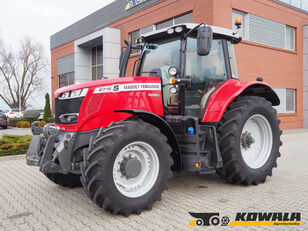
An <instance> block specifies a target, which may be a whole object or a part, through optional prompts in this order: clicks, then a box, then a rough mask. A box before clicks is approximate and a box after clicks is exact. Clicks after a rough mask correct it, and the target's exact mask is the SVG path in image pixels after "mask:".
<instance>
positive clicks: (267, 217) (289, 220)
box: [188, 212, 301, 226]
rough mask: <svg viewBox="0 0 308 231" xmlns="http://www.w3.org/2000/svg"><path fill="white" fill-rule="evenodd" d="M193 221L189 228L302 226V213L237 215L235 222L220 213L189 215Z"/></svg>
mask: <svg viewBox="0 0 308 231" xmlns="http://www.w3.org/2000/svg"><path fill="white" fill-rule="evenodd" d="M189 214H190V215H191V216H192V217H194V218H196V219H194V220H192V221H191V222H190V223H189V224H188V225H189V226H300V225H301V213H288V212H284V213H282V212H281V213H278V212H269V213H260V212H259V213H237V214H236V216H235V220H234V221H230V218H229V217H227V216H223V217H222V218H220V214H219V213H189Z"/></svg>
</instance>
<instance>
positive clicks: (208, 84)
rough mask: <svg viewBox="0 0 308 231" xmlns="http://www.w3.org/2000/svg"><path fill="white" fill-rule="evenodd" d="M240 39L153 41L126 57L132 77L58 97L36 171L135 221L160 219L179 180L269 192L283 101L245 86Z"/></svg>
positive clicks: (256, 85) (191, 34)
mask: <svg viewBox="0 0 308 231" xmlns="http://www.w3.org/2000/svg"><path fill="white" fill-rule="evenodd" d="M240 41H241V38H240V37H239V36H238V35H237V33H234V32H233V31H232V30H228V29H224V28H219V27H214V26H207V25H205V24H200V25H197V24H181V25H177V26H174V27H171V28H166V29H161V30H157V31H154V32H150V33H147V34H145V35H143V36H142V37H140V38H139V39H138V45H136V46H132V44H131V42H130V41H128V40H125V43H126V45H127V47H126V49H124V50H123V51H122V54H121V57H120V76H125V73H126V68H127V63H128V60H129V57H130V54H131V50H132V49H140V57H139V59H138V60H137V61H136V63H135V67H134V72H135V74H133V76H134V77H120V78H116V79H102V80H97V81H91V82H87V83H82V84H75V85H71V86H67V87H64V88H61V89H59V90H57V91H56V93H55V123H54V124H48V125H46V126H45V127H44V129H41V128H39V127H37V126H36V125H37V124H36V123H34V124H32V131H33V134H34V135H33V138H32V141H31V145H30V147H29V150H28V153H27V163H28V164H29V165H36V166H40V171H41V172H43V173H44V174H45V175H46V177H47V178H49V179H50V180H51V181H53V182H55V183H56V184H59V185H62V186H69V187H75V186H80V185H81V184H82V186H83V188H84V190H85V192H86V193H87V195H88V196H89V197H90V198H91V200H93V201H94V202H95V204H97V205H98V206H99V207H102V208H104V209H105V210H107V211H109V212H111V213H113V214H123V215H125V216H128V215H129V214H131V213H136V214H140V213H141V211H143V210H145V209H151V208H152V205H153V203H154V202H155V201H159V200H160V199H161V194H162V192H163V191H164V190H165V189H167V183H168V178H170V177H171V176H172V171H190V172H195V173H201V174H204V173H214V172H216V173H218V174H219V175H220V176H221V177H222V178H223V179H225V180H227V181H229V182H232V183H235V184H244V185H251V184H253V185H257V184H259V183H263V182H265V180H266V177H267V176H271V175H272V169H273V168H274V167H276V166H277V163H276V160H277V158H278V157H279V156H280V153H279V148H280V146H281V145H282V143H281V141H280V135H281V130H280V129H279V122H280V121H279V119H278V118H277V115H276V110H275V109H274V108H273V107H272V106H275V105H279V103H280V101H279V98H278V96H277V95H276V94H275V92H274V91H273V89H272V88H271V87H270V86H269V85H268V84H266V83H264V82H263V81H262V79H261V78H258V79H257V81H253V82H241V81H240V80H239V79H238V73H237V68H236V61H235V54H234V48H233V44H237V43H239V42H240Z"/></svg>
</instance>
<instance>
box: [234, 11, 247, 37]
mask: <svg viewBox="0 0 308 231" xmlns="http://www.w3.org/2000/svg"><path fill="white" fill-rule="evenodd" d="M236 17H241V18H242V26H241V28H240V29H239V36H241V37H242V38H243V39H246V31H245V30H246V22H245V20H246V18H247V14H246V13H244V12H241V11H238V10H232V26H233V28H232V29H233V31H236V30H237V27H236V26H235V25H234V22H235V18H236Z"/></svg>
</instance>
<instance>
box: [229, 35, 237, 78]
mask: <svg viewBox="0 0 308 231" xmlns="http://www.w3.org/2000/svg"><path fill="white" fill-rule="evenodd" d="M228 51H229V59H230V65H231V72H232V78H238V72H237V66H236V58H235V51H234V46H233V44H232V43H231V42H230V41H228Z"/></svg>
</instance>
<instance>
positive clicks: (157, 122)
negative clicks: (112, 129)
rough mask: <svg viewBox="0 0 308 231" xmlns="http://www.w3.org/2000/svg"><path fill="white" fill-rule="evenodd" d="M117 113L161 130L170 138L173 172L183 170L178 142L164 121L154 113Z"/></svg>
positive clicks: (137, 111)
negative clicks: (137, 119)
mask: <svg viewBox="0 0 308 231" xmlns="http://www.w3.org/2000/svg"><path fill="white" fill-rule="evenodd" d="M115 112H121V113H123V112H124V113H129V114H132V115H133V116H134V117H137V118H140V119H142V120H143V121H144V122H147V123H149V124H152V125H153V126H155V127H157V128H159V129H160V131H161V133H163V134H164V135H165V136H166V137H167V138H168V144H169V145H170V146H171V148H172V154H171V156H172V158H173V160H174V165H173V167H172V168H173V170H176V171H180V170H181V169H182V168H181V166H182V163H181V152H180V146H179V143H178V140H177V138H176V135H175V134H174V132H173V130H172V128H171V127H170V125H169V124H168V123H167V122H166V121H165V120H164V119H162V118H161V117H160V116H158V115H156V114H154V113H151V112H148V111H142V110H116V111H115Z"/></svg>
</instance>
